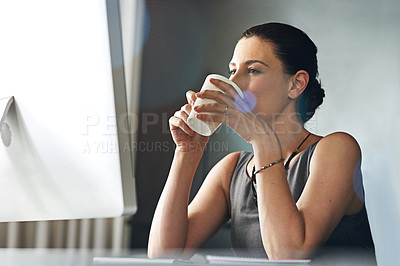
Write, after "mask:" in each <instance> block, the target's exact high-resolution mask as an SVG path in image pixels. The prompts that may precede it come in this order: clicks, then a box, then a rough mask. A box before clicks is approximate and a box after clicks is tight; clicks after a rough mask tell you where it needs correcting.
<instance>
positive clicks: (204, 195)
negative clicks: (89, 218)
mask: <svg viewBox="0 0 400 266" xmlns="http://www.w3.org/2000/svg"><path fill="white" fill-rule="evenodd" d="M186 96H187V99H188V104H186V105H184V106H183V107H182V108H181V110H179V111H177V112H176V113H175V115H174V116H173V117H171V118H170V121H169V122H170V130H171V133H172V137H173V139H174V142H175V143H176V146H177V147H176V150H175V155H174V159H173V162H172V165H171V169H170V172H169V175H168V179H167V182H166V184H165V187H164V190H163V192H162V195H161V197H160V200H159V202H158V205H157V208H156V211H155V214H154V218H153V223H152V226H151V230H150V236H149V244H148V255H149V257H160V256H165V255H168V254H166V253H168V252H174V253H175V254H174V255H176V253H182V252H184V251H188V250H192V249H196V248H198V247H200V246H201V245H202V244H203V243H204V242H205V241H206V240H207V239H208V238H209V236H210V235H211V234H212V233H213V232H215V231H216V230H217V229H218V228H219V227H220V226H221V225H222V223H223V222H224V221H226V220H227V216H228V206H229V203H228V200H229V184H230V177H231V176H232V172H233V169H234V167H235V165H236V160H237V154H236V155H235V154H232V155H228V156H227V157H225V158H224V159H222V160H221V161H220V162H219V163H218V164H217V165H216V166H215V167H214V168H213V169H212V170H211V171H210V173H209V174H208V176H207V178H206V180H205V181H204V183H203V185H202V187H201V189H200V191H199V193H198V195H196V198H195V200H194V201H193V203H192V204H190V207H189V208H188V202H189V193H190V188H191V185H192V181H193V177H194V173H195V171H196V168H197V166H198V164H199V161H200V159H201V156H202V154H203V151H204V148H205V145H206V143H207V142H208V139H209V137H203V136H200V135H198V134H196V133H194V132H193V131H192V130H191V129H190V128H189V127H188V125H187V118H188V115H189V113H190V111H191V110H192V106H193V104H194V102H195V101H196V96H195V94H194V92H192V91H189V92H188V93H187V95H186Z"/></svg>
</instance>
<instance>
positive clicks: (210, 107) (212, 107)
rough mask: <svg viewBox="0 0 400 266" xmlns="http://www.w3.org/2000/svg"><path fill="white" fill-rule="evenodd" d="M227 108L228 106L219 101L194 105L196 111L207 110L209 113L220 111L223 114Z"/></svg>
mask: <svg viewBox="0 0 400 266" xmlns="http://www.w3.org/2000/svg"><path fill="white" fill-rule="evenodd" d="M228 109H229V106H228V105H226V104H221V103H209V104H201V105H198V106H195V107H194V110H195V111H196V112H197V113H202V112H209V113H222V114H225V113H226V112H227V111H228Z"/></svg>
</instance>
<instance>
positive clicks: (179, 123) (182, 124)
mask: <svg viewBox="0 0 400 266" xmlns="http://www.w3.org/2000/svg"><path fill="white" fill-rule="evenodd" d="M186 121H187V114H186V112H184V111H182V110H181V111H177V112H175V114H174V116H172V117H171V118H170V119H169V125H170V128H171V130H175V129H177V128H180V129H181V130H182V131H183V132H185V133H186V134H188V135H190V136H193V135H194V131H193V130H192V129H191V128H190V127H189V126H188V125H187V124H186Z"/></svg>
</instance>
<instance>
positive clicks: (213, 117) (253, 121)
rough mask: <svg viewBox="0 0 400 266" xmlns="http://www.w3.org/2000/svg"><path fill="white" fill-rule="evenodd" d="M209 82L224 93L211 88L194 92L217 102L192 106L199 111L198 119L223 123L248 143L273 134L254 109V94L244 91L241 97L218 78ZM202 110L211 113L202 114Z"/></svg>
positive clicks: (200, 96)
mask: <svg viewBox="0 0 400 266" xmlns="http://www.w3.org/2000/svg"><path fill="white" fill-rule="evenodd" d="M210 82H211V83H212V84H213V85H215V86H216V87H217V88H219V89H221V90H222V91H223V92H224V93H222V92H219V91H213V90H205V91H201V92H198V93H196V96H197V97H199V98H209V99H214V100H216V101H217V102H218V103H215V104H203V105H199V106H196V107H194V110H195V111H196V112H198V113H200V114H197V116H196V117H197V118H198V119H200V120H203V121H214V122H219V123H223V124H225V125H227V126H229V127H230V128H231V129H232V130H233V131H235V132H236V133H237V134H238V135H239V136H240V137H241V138H243V139H244V140H245V141H246V142H248V143H249V144H252V143H253V142H254V141H255V140H257V138H258V137H265V136H266V135H272V136H275V132H274V130H273V129H272V127H271V126H270V125H269V124H268V122H267V121H265V119H263V118H262V117H261V116H260V115H259V114H258V113H257V112H255V111H254V106H255V98H254V96H253V97H252V95H251V94H248V93H246V92H245V93H244V98H241V97H240V96H239V95H238V93H237V91H236V90H235V89H234V88H233V87H232V86H231V85H230V84H228V83H225V82H224V81H221V80H218V79H210ZM203 112H208V113H212V114H203Z"/></svg>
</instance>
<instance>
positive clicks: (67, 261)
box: [0, 249, 376, 266]
mask: <svg viewBox="0 0 400 266" xmlns="http://www.w3.org/2000/svg"><path fill="white" fill-rule="evenodd" d="M204 254H214V255H215V254H222V255H225V254H226V252H224V251H222V250H221V251H219V250H211V251H207V250H202V251H200V252H199V253H198V255H199V256H202V255H204ZM94 257H135V258H145V257H146V253H145V251H144V250H126V251H122V252H119V253H118V254H117V253H113V252H111V251H109V250H81V249H0V266H93V258H94ZM114 265H116V264H112V265H111V264H110V265H107V266H114ZM135 265H137V264H135ZM141 265H146V264H145V263H143V264H141ZM174 265H175V264H174ZM180 265H185V263H183V264H180ZM186 265H206V264H205V263H204V262H203V263H202V262H199V260H197V263H190V264H186ZM245 265H248V264H245ZM291 265H293V264H291ZM301 265H304V264H301ZM309 265H313V266H314V265H318V266H320V265H321V266H322V265H323V266H329V265H341V266H347V265H348V266H375V265H376V261H375V258H374V257H373V256H369V255H366V254H365V253H363V252H359V251H350V250H340V251H339V250H335V251H329V252H322V253H320V254H319V255H318V256H317V257H316V258H315V259H313V260H312V261H311V263H310V264H309Z"/></svg>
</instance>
